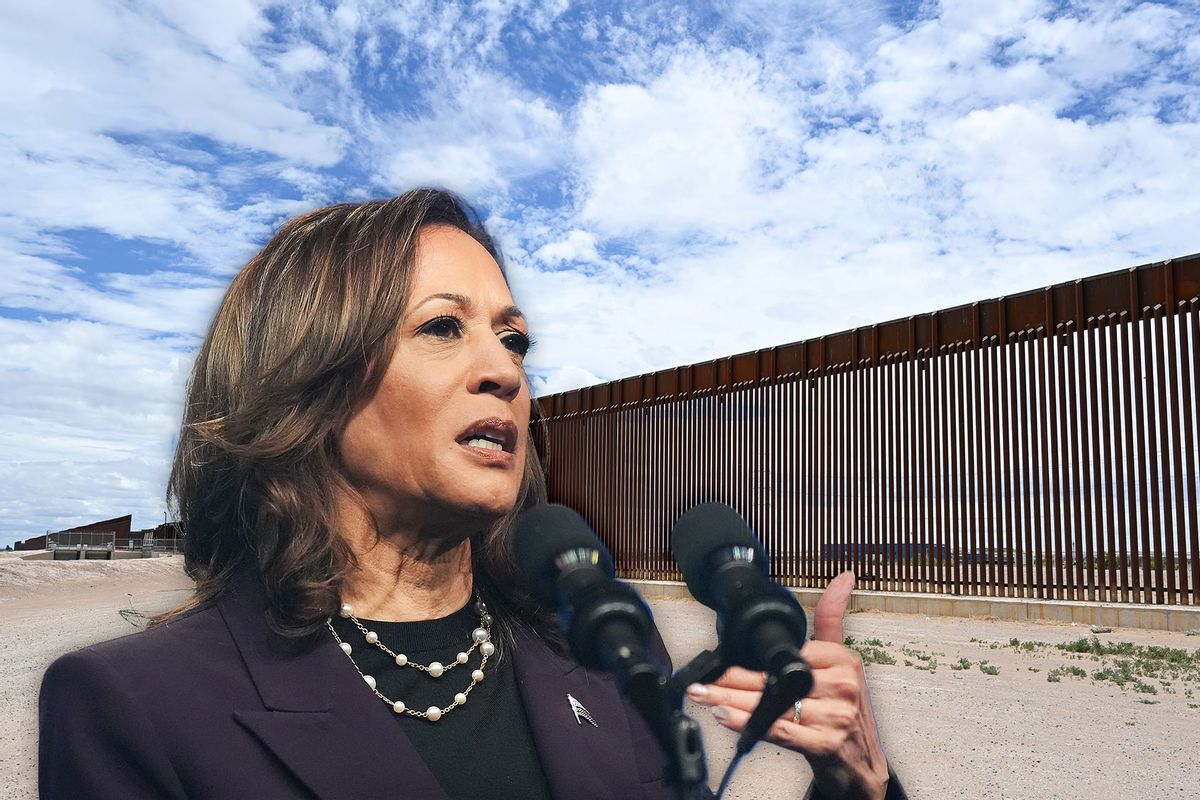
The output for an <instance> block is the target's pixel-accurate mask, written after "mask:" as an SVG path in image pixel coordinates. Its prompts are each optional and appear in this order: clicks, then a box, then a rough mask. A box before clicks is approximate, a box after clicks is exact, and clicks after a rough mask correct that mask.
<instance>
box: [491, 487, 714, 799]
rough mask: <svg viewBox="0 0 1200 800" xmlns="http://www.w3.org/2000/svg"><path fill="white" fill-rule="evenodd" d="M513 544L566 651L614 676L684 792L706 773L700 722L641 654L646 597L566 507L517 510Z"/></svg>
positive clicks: (646, 632)
mask: <svg viewBox="0 0 1200 800" xmlns="http://www.w3.org/2000/svg"><path fill="white" fill-rule="evenodd" d="M514 550H515V554H516V562H517V569H518V570H519V572H520V573H521V575H522V576H523V577H524V579H525V582H526V583H527V584H528V586H529V589H530V591H532V592H533V595H534V597H536V598H537V599H538V600H539V601H540V602H541V603H542V604H543V605H546V606H548V607H550V608H555V609H557V610H558V614H559V622H560V624H561V626H562V629H563V631H564V632H565V633H566V634H567V642H568V644H569V645H570V647H571V652H572V654H574V656H575V658H576V659H577V660H578V661H579V662H580V663H581V664H583V665H584V666H588V667H601V668H603V669H606V670H608V671H609V672H610V673H612V674H613V675H614V676H615V677H616V679H617V684H618V686H619V687H620V688H621V691H623V692H624V693H625V694H626V695H628V696H629V699H630V701H631V702H632V703H633V705H634V707H635V708H637V710H638V712H639V713H640V714H641V715H642V717H644V718H645V720H646V721H647V723H649V725H650V729H651V730H652V731H653V732H654V734H655V736H656V737H658V740H659V743H660V744H661V745H662V747H663V752H664V754H665V755H666V757H667V761H668V772H667V780H668V783H671V784H672V785H674V786H675V787H676V788H677V789H678V794H679V797H681V798H687V797H691V796H692V795H693V794H694V793H695V792H696V791H698V787H701V786H703V784H704V780H705V776H706V775H707V767H706V766H705V761H704V746H703V743H702V742H701V738H700V728H699V726H698V725H697V724H696V721H695V720H693V719H691V718H690V717H688V716H686V715H685V714H684V713H683V710H682V707H683V695H682V692H680V691H678V690H676V689H674V687H672V685H671V684H670V682H669V680H668V674H667V670H666V667H665V665H660V664H659V663H658V662H657V661H656V660H654V659H652V658H651V657H650V655H649V654H648V653H647V642H648V641H649V639H650V632H651V630H652V629H653V623H652V622H651V620H650V609H649V607H647V605H646V601H645V600H643V599H642V598H641V596H640V595H639V594H638V593H637V592H636V591H634V590H633V588H632V587H630V586H628V585H627V584H625V583H622V582H621V581H618V580H617V579H616V577H615V574H616V572H615V570H614V569H613V561H612V556H611V555H609V552H608V549H607V548H605V546H604V544H603V543H602V542H601V541H600V540H599V539H598V538H596V534H595V533H594V532H593V531H592V529H591V527H590V526H589V525H588V524H587V522H586V521H584V519H583V517H581V516H579V515H578V514H576V513H575V512H574V511H572V510H571V509H569V508H567V507H566V506H562V505H557V504H544V505H538V506H534V507H533V508H531V509H529V510H527V511H525V512H523V513H522V514H521V517H520V519H519V520H518V521H517V531H516V541H515V543H514Z"/></svg>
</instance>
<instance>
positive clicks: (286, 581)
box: [167, 189, 545, 636]
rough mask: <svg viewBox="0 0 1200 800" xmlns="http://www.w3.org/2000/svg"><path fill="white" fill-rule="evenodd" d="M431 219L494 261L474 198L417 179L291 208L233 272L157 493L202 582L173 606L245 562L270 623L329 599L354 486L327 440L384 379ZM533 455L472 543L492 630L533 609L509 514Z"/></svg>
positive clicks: (346, 557)
mask: <svg viewBox="0 0 1200 800" xmlns="http://www.w3.org/2000/svg"><path fill="white" fill-rule="evenodd" d="M430 225H449V226H453V227H455V228H458V229H459V230H462V231H464V232H466V233H467V234H469V235H471V236H472V237H473V238H474V239H475V240H476V241H478V242H479V243H480V244H481V245H483V246H484V247H485V248H486V249H487V251H488V252H489V253H490V254H491V255H492V256H493V258H495V259H496V263H497V264H501V269H502V270H503V264H502V260H501V257H500V253H499V251H498V250H497V248H496V246H495V244H494V243H493V241H492V239H491V237H490V236H489V235H488V234H487V232H486V231H485V230H484V228H483V226H482V225H481V224H480V222H479V219H478V217H477V216H476V215H475V213H474V212H473V211H472V210H471V208H470V207H469V206H467V205H466V204H465V203H464V202H463V201H462V200H460V199H459V198H457V197H456V196H454V195H452V194H450V193H448V192H444V191H440V190H435V189H416V190H413V191H410V192H407V193H405V194H403V195H401V196H399V197H395V198H392V199H391V200H379V201H373V202H369V203H359V204H342V205H335V206H329V207H327V208H320V209H317V210H316V211H312V212H310V213H308V214H305V215H303V216H300V217H296V218H295V219H292V220H290V221H289V222H287V223H285V224H284V225H283V227H281V228H280V229H279V231H278V232H277V233H276V234H275V235H274V236H273V237H272V238H271V240H270V241H269V242H267V244H266V246H265V247H263V249H262V250H261V251H259V253H258V254H257V255H255V256H254V257H253V258H252V259H250V261H249V262H248V263H247V264H246V266H245V267H244V268H243V269H242V270H241V272H239V273H238V275H237V277H235V278H234V280H233V283H232V285H231V286H230V287H229V290H228V291H227V292H226V293H225V297H224V299H223V300H222V301H221V305H220V307H219V308H218V310H217V314H216V317H215V318H214V319H213V323H212V327H211V328H210V329H209V331H208V335H207V337H206V338H205V340H204V344H203V346H202V347H201V348H200V352H199V353H198V355H197V357H196V363H195V367H194V368H193V371H192V376H191V380H190V382H189V384H188V389H187V397H186V406H185V409H184V415H183V426H182V430H181V432H180V435H179V443H178V446H177V447H176V450H175V461H174V465H173V467H172V470H171V478H170V483H169V486H168V490H167V494H168V502H169V503H170V504H171V505H172V507H173V508H174V510H175V511H176V512H177V513H178V515H179V517H178V518H179V520H180V523H181V524H182V526H183V529H184V534H185V542H186V544H185V565H186V569H187V571H188V574H189V575H190V576H192V577H193V578H194V579H195V580H196V594H195V596H194V597H193V598H192V600H191V601H189V603H188V604H187V605H186V606H185V607H184V608H182V609H178V610H177V611H176V612H173V613H172V614H169V615H167V618H170V617H172V616H175V615H177V614H178V613H182V612H183V611H185V610H186V609H188V608H191V607H194V606H196V605H198V604H200V603H203V602H206V601H209V600H212V599H215V598H216V597H218V596H219V595H220V594H221V593H222V592H223V591H225V589H226V588H227V587H228V586H229V584H230V583H231V582H232V581H233V580H234V579H235V578H236V577H237V576H238V575H239V574H241V573H243V572H246V571H253V572H256V573H257V574H258V576H259V577H260V578H261V580H262V583H263V584H264V586H265V588H266V593H267V606H268V619H269V623H270V625H271V627H272V628H273V629H274V630H276V631H277V632H279V633H282V634H284V635H288V636H303V635H306V634H310V633H312V632H314V631H315V630H318V629H319V628H320V627H321V626H322V625H323V623H324V621H325V619H326V618H327V617H329V616H330V615H331V614H332V613H333V612H334V610H335V609H336V608H337V604H338V598H339V593H340V591H339V590H340V588H341V581H342V579H343V576H344V575H345V573H346V571H347V568H348V567H349V566H350V565H351V563H352V558H353V557H352V555H351V553H350V550H349V548H348V547H347V546H346V544H345V543H344V542H343V540H342V538H341V537H340V536H339V535H337V533H336V532H335V530H334V529H333V524H334V508H335V506H334V498H335V497H336V496H337V494H338V492H347V491H348V492H349V493H350V494H351V496H354V490H353V489H352V488H351V487H350V485H349V483H348V482H347V480H346V478H345V477H344V476H343V473H342V470H341V467H340V459H339V456H338V448H337V444H336V442H337V436H338V434H339V432H340V431H341V430H342V428H343V427H344V426H345V424H346V422H347V420H348V418H349V416H350V414H351V412H352V410H353V409H354V408H355V407H356V405H357V404H359V403H360V402H362V401H363V400H365V399H366V398H368V397H370V396H371V394H373V393H374V391H375V389H376V388H377V387H378V385H379V382H380V380H381V379H382V377H383V373H384V371H385V369H386V367H387V364H388V361H389V360H390V358H391V354H392V351H393V349H394V348H395V345H396V335H397V333H396V328H397V325H396V322H397V320H399V319H400V317H401V313H402V311H403V309H404V304H405V302H406V300H407V295H408V287H409V282H410V276H411V273H412V268H413V261H414V258H415V253H416V246H417V238H418V236H419V233H420V231H421V229H422V228H424V227H426V226H430ZM534 410H535V413H534V414H533V418H535V419H536V418H537V416H538V415H537V414H536V404H535V409H534ZM527 453H528V456H527V459H526V464H525V474H524V480H523V481H522V488H521V493H520V496H519V498H518V502H517V506H516V507H515V508H514V509H513V511H512V512H510V514H509V515H508V516H507V517H506V518H505V519H502V520H500V521H498V522H497V523H496V524H494V525H493V526H491V528H489V529H488V530H487V531H484V532H483V533H482V534H478V535H477V536H476V537H475V538H474V539H473V540H472V554H473V560H474V573H475V582H476V586H477V587H478V588H479V590H480V593H481V594H483V595H484V599H485V601H487V602H488V605H489V608H490V610H491V611H492V614H493V617H494V618H495V619H496V620H497V621H498V622H501V623H502V625H501V627H502V628H504V627H506V626H505V624H504V623H506V622H511V621H513V620H514V619H516V618H525V619H527V620H528V621H530V622H536V621H537V619H538V618H539V615H538V614H537V613H536V611H535V610H533V606H532V605H531V604H530V603H529V601H528V600H527V598H526V597H525V596H524V595H523V594H522V593H521V591H520V590H519V589H518V588H517V585H516V582H515V574H514V568H513V566H512V559H511V557H510V553H509V540H510V538H511V535H510V534H511V529H512V524H513V522H514V520H515V516H516V514H517V513H518V512H519V511H520V510H521V509H522V508H523V507H526V506H527V505H530V504H532V503H534V502H538V501H542V500H544V499H545V485H544V480H543V477H542V471H541V467H540V465H539V463H538V457H537V453H536V452H535V450H534V448H533V447H532V445H531V446H530V447H528V448H527ZM539 627H541V626H540V625H539Z"/></svg>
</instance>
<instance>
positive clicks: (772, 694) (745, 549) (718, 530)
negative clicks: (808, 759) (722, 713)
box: [671, 503, 813, 754]
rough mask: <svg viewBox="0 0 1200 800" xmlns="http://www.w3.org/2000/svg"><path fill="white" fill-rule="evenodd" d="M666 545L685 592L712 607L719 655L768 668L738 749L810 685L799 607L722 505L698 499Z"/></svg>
mask: <svg viewBox="0 0 1200 800" xmlns="http://www.w3.org/2000/svg"><path fill="white" fill-rule="evenodd" d="M671 551H672V552H673V553H674V554H675V560H676V561H677V562H679V568H680V570H681V571H682V572H683V577H684V580H685V581H687V586H688V590H689V591H690V592H691V593H692V596H693V597H695V598H696V599H697V600H699V601H700V602H701V603H703V604H704V605H706V606H708V607H709V608H711V609H713V610H714V611H716V612H717V636H718V637H719V639H720V645H719V647H718V649H719V650H720V652H721V661H722V662H723V663H725V664H731V665H737V666H742V667H745V668H747V669H751V670H756V671H761V672H766V673H767V685H766V687H765V688H764V690H763V696H762V700H761V701H760V702H759V704H758V707H757V708H756V709H755V710H754V712H753V713H752V714H751V715H750V719H749V721H748V722H747V723H746V727H745V728H744V729H743V732H742V735H741V737H740V738H739V740H738V752H739V754H744V753H746V752H748V751H749V750H750V748H751V747H753V746H754V743H755V742H756V741H757V740H758V739H760V738H761V737H762V736H763V735H764V734H765V733H766V732H767V730H768V729H769V728H770V727H771V724H772V723H773V722H774V721H775V719H776V718H777V717H778V716H779V715H780V714H782V713H783V711H784V710H785V709H786V708H787V707H788V706H789V705H791V704H792V703H793V702H795V701H796V700H799V699H800V698H802V697H804V696H805V695H807V694H808V693H809V691H811V690H812V682H813V679H812V671H811V669H810V668H809V666H808V664H807V663H806V662H805V661H804V659H803V658H802V657H801V656H800V648H801V647H803V646H804V641H805V637H806V635H807V633H808V621H807V619H806V618H805V616H804V609H803V608H801V607H800V603H799V602H798V601H797V600H796V598H795V597H794V596H793V595H792V593H791V592H789V591H788V590H787V589H785V588H783V587H782V586H780V585H779V584H778V583H776V582H775V581H773V580H771V579H770V578H769V577H768V575H767V553H766V550H764V549H763V546H762V543H761V542H760V541H759V540H758V537H757V536H755V535H754V532H753V531H751V530H750V526H749V525H747V524H746V521H745V520H744V519H742V517H741V515H740V514H738V513H737V512H736V511H734V510H733V509H732V508H731V507H729V506H727V505H725V504H724V503H701V504H700V505H697V506H694V507H693V508H691V509H689V510H688V511H687V512H686V513H685V514H684V515H683V516H682V517H680V518H679V521H678V522H677V523H675V527H674V528H673V529H672V530H671Z"/></svg>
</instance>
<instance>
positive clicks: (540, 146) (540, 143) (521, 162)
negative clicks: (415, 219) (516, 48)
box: [374, 68, 564, 197]
mask: <svg viewBox="0 0 1200 800" xmlns="http://www.w3.org/2000/svg"><path fill="white" fill-rule="evenodd" d="M459 76H460V77H459V80H458V81H456V82H453V83H448V84H447V85H445V86H443V87H440V91H438V92H436V93H434V94H433V95H432V96H431V97H430V104H429V107H428V109H427V113H426V114H425V115H424V116H422V117H420V118H418V119H409V118H405V117H403V116H386V117H382V118H380V119H379V120H378V122H377V123H376V124H375V126H374V136H375V139H376V142H375V148H376V151H377V153H378V159H379V163H380V181H381V183H383V185H385V186H388V187H390V188H391V189H392V190H393V191H402V190H404V189H407V188H410V187H412V186H415V185H422V184H434V185H439V186H445V187H446V188H449V189H453V190H456V191H460V192H464V193H466V194H468V195H472V196H476V197H478V196H481V195H484V194H491V193H501V194H502V193H503V192H504V191H505V190H506V189H507V188H508V186H509V184H510V183H512V182H515V181H517V180H520V179H521V178H524V177H527V176H530V175H532V174H535V173H538V172H541V171H544V170H546V169H548V168H550V167H552V166H554V165H556V164H557V163H559V162H560V161H561V159H562V158H563V155H564V154H563V152H562V150H561V148H560V146H559V143H560V142H561V140H562V137H563V126H562V120H561V118H560V116H559V114H558V112H557V111H555V110H554V109H553V108H551V107H550V105H548V104H547V103H546V101H545V100H544V99H542V98H540V97H537V96H535V95H533V94H531V93H530V92H528V91H524V90H522V89H521V88H520V87H519V86H517V85H516V84H514V83H513V82H512V81H511V80H509V79H507V78H504V77H503V76H501V75H497V74H495V73H491V72H487V71H483V70H473V69H470V68H464V69H462V70H461V71H460V73H459Z"/></svg>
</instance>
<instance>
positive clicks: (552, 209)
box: [0, 0, 1200, 547]
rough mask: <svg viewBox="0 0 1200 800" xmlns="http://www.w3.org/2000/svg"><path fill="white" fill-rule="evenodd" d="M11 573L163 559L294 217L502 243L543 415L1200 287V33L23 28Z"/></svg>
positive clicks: (411, 26)
mask: <svg viewBox="0 0 1200 800" xmlns="http://www.w3.org/2000/svg"><path fill="white" fill-rule="evenodd" d="M4 5H5V8H4V12H3V15H2V16H0V180H2V181H3V184H2V191H0V547H3V546H4V545H6V544H9V543H11V542H13V541H16V540H19V539H24V538H27V537H29V536H35V535H38V534H41V533H44V532H45V531H47V530H59V529H62V528H66V527H70V526H73V525H78V524H83V523H87V522H92V521H95V520H98V519H104V518H108V517H115V516H119V515H122V514H127V513H132V514H133V515H134V520H133V525H134V528H135V529H138V528H142V527H150V526H153V525H155V524H157V523H160V522H162V521H163V519H164V513H165V508H166V504H165V499H164V494H165V483H166V476H167V471H168V466H169V461H170V457H171V450H172V447H173V445H174V442H175V438H176V433H177V430H178V426H179V421H180V418H181V413H182V397H183V391H184V385H185V383H186V379H187V373H188V370H189V368H190V366H191V362H192V359H193V356H194V353H195V351H196V349H197V348H198V346H199V344H200V342H201V340H202V337H203V335H204V332H205V330H206V327H207V325H208V322H209V321H210V319H211V316H212V314H213V312H214V310H215V308H216V304H217V303H218V301H219V299H220V297H221V294H222V292H223V291H224V289H225V287H226V286H227V285H228V283H229V281H230V279H231V276H232V275H233V274H234V273H235V272H236V271H237V270H238V269H239V268H240V266H241V265H242V264H244V263H245V262H246V260H247V259H248V258H249V257H250V256H251V255H252V254H253V253H254V252H255V251H256V250H257V249H258V248H259V247H260V246H261V245H262V244H263V243H264V242H265V241H266V240H267V238H268V237H269V236H270V234H271V233H272V231H273V230H274V229H275V228H277V227H278V226H279V224H280V223H281V222H282V221H284V220H286V219H287V218H289V217H291V216H293V215H295V214H298V213H301V212H303V211H306V210H309V209H312V208H316V207H318V206H322V205H326V204H329V203H334V202H342V201H355V200H360V199H369V198H376V197H386V196H390V195H394V194H397V193H400V192H402V191H404V190H405V189H408V188H412V187H414V186H417V185H438V186H443V187H446V188H449V189H452V190H455V191H458V192H460V193H462V194H464V195H465V196H466V197H467V198H468V200H470V201H471V202H472V203H473V204H474V205H476V207H477V208H478V209H479V210H480V211H481V213H482V214H483V215H484V217H485V218H486V220H487V224H488V226H489V227H490V229H491V230H492V231H493V232H494V233H495V234H496V235H497V237H498V239H499V241H500V243H501V247H502V249H503V251H504V253H505V257H506V260H507V263H508V270H509V277H510V280H511V282H512V285H513V291H514V295H515V296H516V299H517V301H518V303H519V304H520V305H521V306H522V308H523V309H524V311H525V313H526V314H527V315H528V317H529V319H530V322H531V327H532V330H533V332H534V334H535V337H536V338H537V339H538V341H539V344H538V346H537V348H536V350H535V351H534V353H533V354H532V356H531V358H530V360H529V362H528V363H529V370H530V375H531V380H532V382H533V386H534V389H535V392H536V393H538V394H541V395H546V394H550V393H554V392H557V391H562V390H565V389H570V388H575V387H578V386H584V385H588V384H592V383H598V382H603V381H608V380H614V379H617V378H621V377H625V376H628V375H634V374H639V373H644V372H649V371H653V370H657V369H661V368H665V367H670V366H675V365H680V364H688V363H694V362H697V361H702V360H707V359H710V358H715V357H719V356H724V355H730V354H733V353H738V352H744V351H748V350H752V349H756V348H759V347H769V346H773V345H777V344H782V343H785V342H791V341H796V340H800V339H805V338H808V337H812V336H819V335H821V334H826V333H833V332H836V331H841V330H844V329H847V328H851V327H855V326H858V325H865V324H871V323H874V322H882V321H885V320H889V319H894V318H897V317H903V316H907V315H910V314H915V313H923V312H928V311H932V310H935V309H939V308H944V307H947V306H952V305H957V304H960V303H967V302H971V301H974V300H980V299H984V298H989V297H995V296H998V295H1003V294H1011V293H1014V292H1019V291H1023V290H1027V289H1033V288H1038V287H1040V286H1044V285H1047V284H1050V283H1055V282H1059V281H1064V280H1069V279H1074V278H1078V277H1082V276H1086V275H1091V274H1096V273H1100V272H1107V271H1111V270H1114V269H1120V268H1127V267H1131V266H1135V265H1138V264H1144V263H1148V262H1152V261H1159V260H1162V259H1166V258H1170V257H1176V256H1182V255H1187V254H1191V253H1194V252H1196V251H1200V192H1197V191H1196V187H1197V186H1200V78H1198V76H1200V2H1198V1H1197V0H1186V1H1185V2H1179V3H1167V2H1161V3H1160V2H1146V3H1125V2H1086V3H1053V2H1034V1H1032V0H1011V2H1002V3H997V2H993V1H992V0H988V1H987V2H975V1H974V0H962V1H961V2H947V3H941V4H939V3H934V2H911V1H908V0H900V2H892V3H884V2H864V1H863V0H846V1H845V2H843V1H841V0H814V1H813V2H798V3H790V4H789V3H784V2H779V0H771V1H770V2H767V0H746V1H745V2H707V3H705V2H698V3H690V4H686V5H680V4H670V3H611V4H604V3H575V2H568V0H553V1H551V2H544V3H539V2H527V1H525V0H483V1H482V2H475V3H445V2H438V3H432V2H372V1H371V0H347V2H333V1H332V0H330V1H329V2H303V1H301V2H287V3H272V2H261V1H260V0H208V2H205V3H192V2H184V1H183V0H176V2H154V1H147V2H130V1H121V0H90V1H88V2H79V1H77V0H62V1H61V2H56V3H46V2H43V0H7V2H5V4H4Z"/></svg>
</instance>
